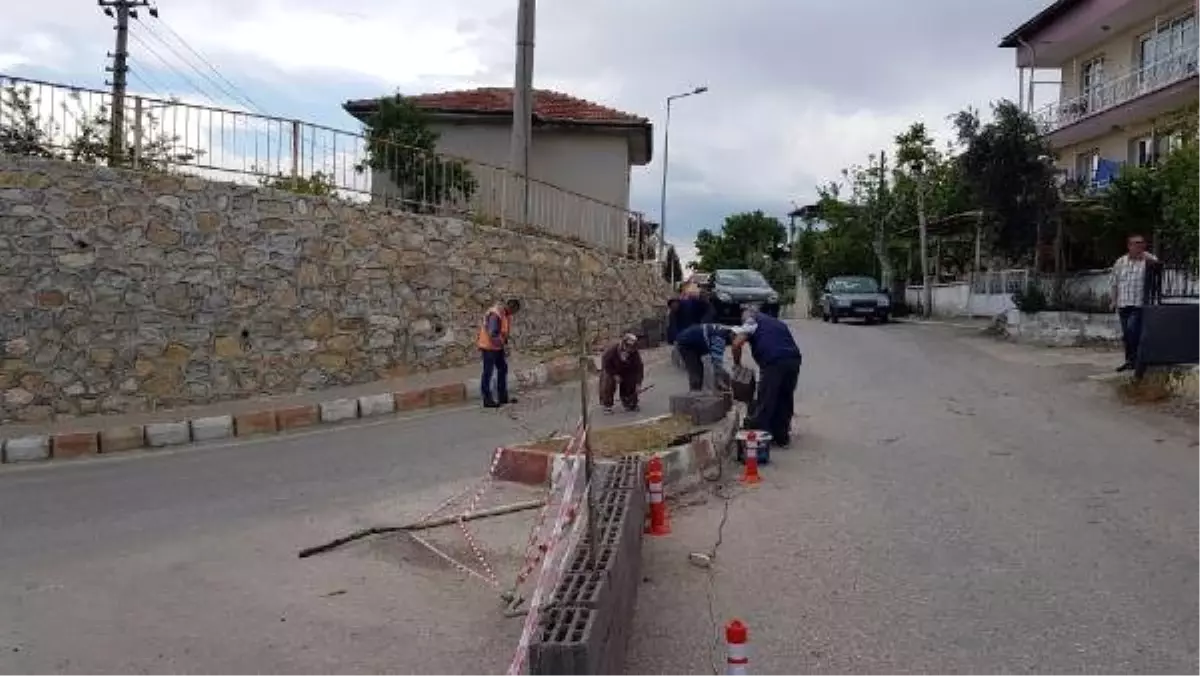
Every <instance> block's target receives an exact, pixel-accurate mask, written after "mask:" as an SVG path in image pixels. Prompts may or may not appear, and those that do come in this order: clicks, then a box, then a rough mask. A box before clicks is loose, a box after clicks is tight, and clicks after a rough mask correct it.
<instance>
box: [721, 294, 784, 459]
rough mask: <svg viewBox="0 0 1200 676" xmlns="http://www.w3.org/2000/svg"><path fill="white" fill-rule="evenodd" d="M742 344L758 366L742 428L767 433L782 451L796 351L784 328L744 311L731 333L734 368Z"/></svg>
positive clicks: (773, 320) (739, 362)
mask: <svg viewBox="0 0 1200 676" xmlns="http://www.w3.org/2000/svg"><path fill="white" fill-rule="evenodd" d="M746 343H749V344H750V355H751V356H753V357H754V363H755V364H757V365H758V395H757V397H756V398H755V399H756V404H755V409H754V411H753V413H751V414H750V416H748V417H747V418H746V421H745V428H746V429H756V430H764V431H766V432H769V433H770V434H771V442H772V443H773V444H775V445H776V446H780V447H785V446H787V445H788V444H789V443H791V428H792V412H793V406H794V399H795V396H796V385H797V384H798V382H799V380H800V347H799V346H798V345H797V344H796V339H795V338H794V337H793V336H792V330H791V329H789V328H788V325H787V324H785V323H783V322H781V321H779V320H778V319H776V318H774V317H772V316H770V315H768V314H765V313H762V312H759V311H758V310H757V309H749V310H747V311H746V312H745V313H744V315H743V323H742V325H741V326H738V327H734V329H733V363H734V365H735V366H741V365H742V346H743V345H745V344H746Z"/></svg>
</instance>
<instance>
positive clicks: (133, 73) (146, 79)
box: [126, 68, 165, 98]
mask: <svg viewBox="0 0 1200 676" xmlns="http://www.w3.org/2000/svg"><path fill="white" fill-rule="evenodd" d="M126 72H128V73H129V76H130V77H132V78H133V79H134V80H136V81H138V82H139V83H141V85H142V86H143V87H145V88H146V90H147V91H149V92H150V93H151V94H154V96H155V97H157V98H165V97H164V96H163V94H162V93H161V92H159V89H161V88H163V87H162V86H161V85H160V86H158V87H155V86H154V85H152V84H150V82H149V80H151V79H152V78H150V77H149V76H143V75H139V74H138V71H136V70H134V69H133V68H130V69H129V70H128V71H126Z"/></svg>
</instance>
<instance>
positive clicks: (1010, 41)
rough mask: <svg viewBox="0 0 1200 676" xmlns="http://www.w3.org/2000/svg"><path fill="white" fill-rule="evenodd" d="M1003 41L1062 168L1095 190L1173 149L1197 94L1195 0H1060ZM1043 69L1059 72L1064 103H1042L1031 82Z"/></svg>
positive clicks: (1025, 98)
mask: <svg viewBox="0 0 1200 676" xmlns="http://www.w3.org/2000/svg"><path fill="white" fill-rule="evenodd" d="M1000 46H1001V47H1005V48H1012V49H1014V50H1015V51H1016V61H1017V67H1018V68H1019V69H1021V82H1022V85H1021V87H1022V92H1021V94H1020V95H1019V97H1018V98H1019V99H1020V100H1021V101H1022V105H1023V106H1025V107H1026V109H1027V110H1029V111H1030V112H1031V113H1032V115H1033V116H1034V118H1035V119H1036V120H1037V122H1038V123H1039V124H1040V125H1041V127H1042V129H1043V131H1044V132H1045V133H1046V134H1047V137H1048V140H1049V141H1050V144H1051V146H1052V147H1053V148H1054V150H1055V152H1056V154H1057V160H1056V161H1057V163H1058V166H1059V168H1060V169H1062V170H1063V171H1064V172H1065V173H1066V174H1067V175H1068V176H1070V177H1071V178H1073V179H1075V180H1078V181H1081V182H1083V183H1084V184H1088V185H1091V186H1093V187H1095V186H1102V185H1103V184H1104V183H1106V182H1107V180H1109V179H1110V178H1111V177H1112V176H1114V175H1115V174H1116V172H1118V171H1119V170H1120V168H1121V166H1123V165H1125V164H1149V163H1153V162H1155V161H1156V159H1157V158H1158V157H1160V156H1162V155H1163V154H1164V153H1166V152H1168V151H1169V150H1170V149H1171V148H1172V147H1173V145H1175V144H1177V143H1178V142H1179V136H1178V134H1177V133H1175V132H1173V131H1172V129H1175V128H1177V120H1178V119H1179V115H1180V113H1181V112H1182V111H1185V110H1187V109H1188V108H1189V106H1194V105H1195V104H1196V103H1197V96H1198V94H1200V86H1198V85H1197V74H1196V72H1197V60H1198V59H1197V56H1198V53H1200V52H1198V47H1197V32H1196V4H1195V3H1194V2H1192V1H1191V0H1182V1H1181V0H1056V1H1055V2H1054V3H1053V4H1052V5H1050V6H1049V7H1047V8H1046V9H1044V10H1042V11H1041V12H1039V13H1038V14H1037V15H1036V16H1034V17H1033V18H1031V19H1029V20H1028V21H1026V22H1025V23H1024V24H1022V25H1021V26H1020V27H1019V28H1017V29H1016V30H1014V31H1013V32H1012V33H1010V34H1009V35H1008V36H1006V37H1005V38H1004V39H1003V40H1002V41H1001V42H1000ZM1039 70H1041V71H1044V70H1057V71H1059V72H1060V73H1061V84H1060V85H1059V86H1060V89H1059V96H1058V100H1057V101H1056V102H1054V103H1049V104H1047V105H1044V106H1041V107H1037V106H1035V104H1034V103H1033V98H1034V92H1035V91H1036V89H1035V87H1034V86H1033V85H1031V84H1027V83H1028V82H1033V81H1034V76H1035V75H1034V74H1035V72H1037V71H1039ZM1027 78H1028V79H1027Z"/></svg>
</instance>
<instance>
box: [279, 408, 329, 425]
mask: <svg viewBox="0 0 1200 676" xmlns="http://www.w3.org/2000/svg"><path fill="white" fill-rule="evenodd" d="M319 422H321V413H320V411H318V410H317V405H316V404H302V405H299V406H289V407H288V408H277V409H275V424H276V425H278V426H279V429H280V430H294V429H300V428H302V427H312V426H313V425H316V424H317V423H319Z"/></svg>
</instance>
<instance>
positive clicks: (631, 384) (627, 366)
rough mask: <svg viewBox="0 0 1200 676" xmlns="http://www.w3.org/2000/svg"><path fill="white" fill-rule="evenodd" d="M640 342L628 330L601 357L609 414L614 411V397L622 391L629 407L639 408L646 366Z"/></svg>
mask: <svg viewBox="0 0 1200 676" xmlns="http://www.w3.org/2000/svg"><path fill="white" fill-rule="evenodd" d="M637 343H638V339H637V336H635V335H633V334H632V333H627V334H625V335H624V336H622V337H621V340H619V341H617V343H616V344H614V345H612V346H611V347H609V348H608V349H607V350H605V351H604V354H603V355H601V356H600V405H601V406H603V407H604V412H605V413H612V412H613V397H614V395H616V394H617V391H618V390H620V393H621V405H622V406H624V407H625V410H626V411H636V410H638V393H639V390H640V388H641V386H642V379H643V378H644V377H645V375H646V369H645V366H644V365H643V364H642V355H641V354H640V353H639V352H638V345H637Z"/></svg>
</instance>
